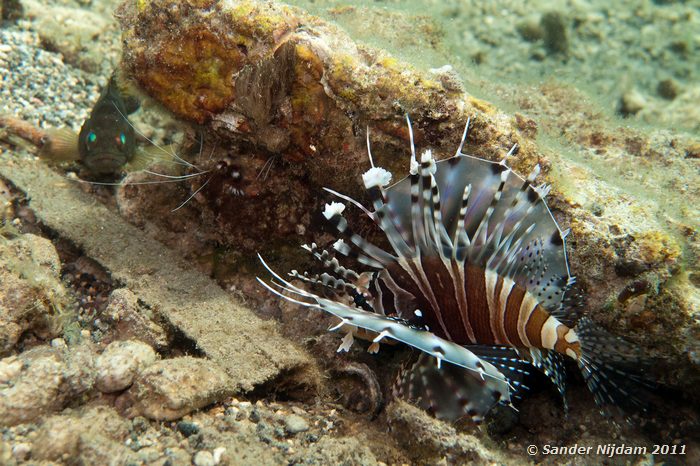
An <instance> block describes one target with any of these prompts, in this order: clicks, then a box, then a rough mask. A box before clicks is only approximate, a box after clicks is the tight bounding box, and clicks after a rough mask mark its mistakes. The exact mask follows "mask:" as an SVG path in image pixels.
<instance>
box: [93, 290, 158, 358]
mask: <svg viewBox="0 0 700 466" xmlns="http://www.w3.org/2000/svg"><path fill="white" fill-rule="evenodd" d="M105 315H106V316H107V317H109V318H110V319H111V320H112V322H113V323H114V328H115V333H116V335H117V338H119V339H131V340H139V341H142V342H144V343H146V344H147V345H149V346H153V347H155V348H163V347H165V346H167V344H168V336H167V333H166V332H165V330H163V327H161V326H160V325H159V324H157V323H156V322H154V321H153V316H152V313H151V312H150V310H148V309H146V308H144V306H140V305H139V303H138V298H137V297H136V295H135V294H134V293H133V292H132V291H131V290H129V289H128V288H117V289H116V290H114V291H112V293H111V294H110V295H109V301H108V303H107V309H106V310H105Z"/></svg>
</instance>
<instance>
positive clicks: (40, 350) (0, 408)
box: [0, 345, 95, 426]
mask: <svg viewBox="0 0 700 466" xmlns="http://www.w3.org/2000/svg"><path fill="white" fill-rule="evenodd" d="M93 358H94V354H93V353H92V350H91V349H90V348H89V347H87V346H85V345H81V346H76V347H64V348H52V347H37V348H34V349H31V350H29V351H25V352H24V353H22V354H20V355H19V356H12V357H10V358H6V359H5V360H3V361H2V362H0V367H4V368H6V371H7V367H8V366H10V367H11V368H12V369H11V370H10V371H9V372H10V374H9V375H10V376H7V375H6V376H5V377H6V378H7V381H6V382H5V383H4V384H2V385H0V425H2V426H12V425H16V424H21V423H25V422H31V421H34V420H36V419H38V418H39V417H40V416H43V415H46V414H49V413H51V412H54V411H58V410H60V409H63V408H64V407H65V406H66V405H67V404H68V403H70V402H71V401H73V400H74V399H76V398H77V397H78V396H80V395H82V394H83V393H86V392H87V391H89V390H90V389H91V388H92V387H93V385H94V381H95V375H94V363H93ZM8 359H9V360H8ZM17 362H20V363H21V369H19V370H18V367H17Z"/></svg>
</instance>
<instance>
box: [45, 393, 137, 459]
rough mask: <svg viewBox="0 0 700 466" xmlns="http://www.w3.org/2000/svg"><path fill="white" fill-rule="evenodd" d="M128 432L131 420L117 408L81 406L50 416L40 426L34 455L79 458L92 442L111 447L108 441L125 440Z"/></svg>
mask: <svg viewBox="0 0 700 466" xmlns="http://www.w3.org/2000/svg"><path fill="white" fill-rule="evenodd" d="M128 435H129V423H128V422H127V421H126V420H125V419H123V418H122V417H121V416H119V414H118V413H117V412H116V411H115V410H114V409H112V408H108V407H106V406H98V407H94V408H88V409H81V410H78V411H75V412H69V413H65V414H61V415H55V416H51V417H49V418H47V419H46V420H45V421H44V422H43V423H42V424H41V427H40V428H39V429H38V432H37V435H36V438H35V440H34V442H33V448H32V457H33V458H34V459H37V460H45V461H61V460H65V459H68V458H76V457H77V456H78V454H81V455H83V454H86V451H85V449H86V447H88V446H89V445H94V444H100V445H96V446H97V447H98V448H102V449H103V450H109V449H108V448H106V447H107V446H108V445H111V444H113V443H114V442H117V443H121V442H123V441H124V440H126V438H127V437H128ZM115 456H118V455H115ZM107 463H108V462H107V461H105V462H101V464H107ZM86 464H97V463H94V462H87V463H86ZM112 464H114V463H112ZM117 464H118V463H117Z"/></svg>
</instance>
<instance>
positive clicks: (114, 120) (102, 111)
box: [78, 103, 136, 175]
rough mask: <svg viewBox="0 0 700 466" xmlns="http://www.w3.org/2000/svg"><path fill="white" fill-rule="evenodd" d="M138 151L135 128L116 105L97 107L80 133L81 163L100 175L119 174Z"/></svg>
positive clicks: (108, 104) (109, 104)
mask: <svg viewBox="0 0 700 466" xmlns="http://www.w3.org/2000/svg"><path fill="white" fill-rule="evenodd" d="M135 148H136V134H135V132H134V128H133V127H132V126H131V123H130V122H129V121H128V120H127V119H126V117H125V116H124V114H123V112H119V109H118V107H116V106H115V105H113V104H112V103H107V105H98V106H96V107H95V108H94V110H93V112H92V114H91V115H90V118H88V119H87V120H86V121H85V123H84V124H83V126H82V128H81V130H80V135H79V143H78V149H79V151H80V161H81V163H82V164H83V165H84V166H85V168H87V169H88V170H89V171H90V172H91V173H94V174H97V175H107V174H116V173H119V172H120V171H121V170H122V169H123V167H124V165H126V164H127V163H128V162H129V161H130V160H131V159H132V158H133V156H134V151H135Z"/></svg>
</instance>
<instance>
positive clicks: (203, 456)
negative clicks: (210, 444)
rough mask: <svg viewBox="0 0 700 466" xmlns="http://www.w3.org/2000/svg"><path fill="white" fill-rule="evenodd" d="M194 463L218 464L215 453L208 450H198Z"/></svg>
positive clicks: (197, 465) (201, 464)
mask: <svg viewBox="0 0 700 466" xmlns="http://www.w3.org/2000/svg"><path fill="white" fill-rule="evenodd" d="M194 464H195V466H216V462H215V461H214V455H212V454H211V453H209V452H208V451H198V452H197V454H196V455H194Z"/></svg>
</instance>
